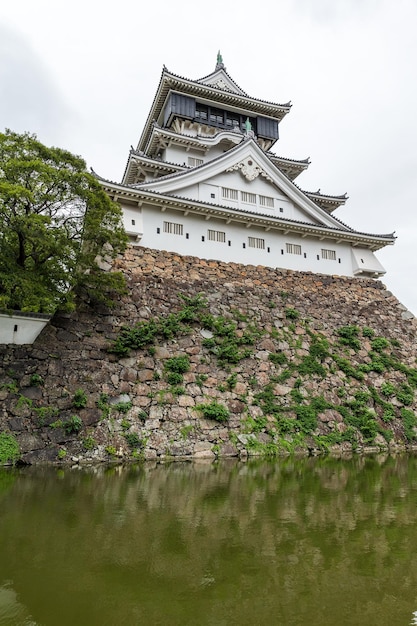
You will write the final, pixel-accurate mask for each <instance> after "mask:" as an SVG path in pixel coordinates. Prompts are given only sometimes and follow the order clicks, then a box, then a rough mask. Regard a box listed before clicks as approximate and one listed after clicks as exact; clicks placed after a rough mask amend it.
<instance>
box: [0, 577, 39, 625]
mask: <svg viewBox="0 0 417 626" xmlns="http://www.w3.org/2000/svg"><path fill="white" fill-rule="evenodd" d="M0 624H5V625H6V624H7V626H36V622H34V621H33V620H32V618H31V617H30V616H29V614H28V612H27V610H26V609H25V607H24V606H22V605H21V604H20V602H19V601H18V599H17V594H16V592H15V591H14V590H13V588H12V585H11V583H10V582H7V583H5V584H4V585H3V586H1V587H0Z"/></svg>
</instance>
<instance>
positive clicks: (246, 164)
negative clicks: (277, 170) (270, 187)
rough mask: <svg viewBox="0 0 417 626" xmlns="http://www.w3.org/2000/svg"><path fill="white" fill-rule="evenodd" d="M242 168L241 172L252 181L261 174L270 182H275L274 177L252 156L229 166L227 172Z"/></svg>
mask: <svg viewBox="0 0 417 626" xmlns="http://www.w3.org/2000/svg"><path fill="white" fill-rule="evenodd" d="M238 170H240V172H241V174H242V175H243V176H244V177H245V178H246V180H248V181H249V182H251V181H252V180H255V178H258V176H259V175H261V176H263V178H265V179H266V180H268V181H269V182H271V183H272V182H273V180H272V178H271V177H270V176H269V175H268V174H267V173H266V172H265V171H264V170H263V169H262V168H261V167H260V166H259V165H258V164H257V163H256V162H255V161H254V160H253V159H252V158H251V157H247V158H246V159H244V160H243V161H240V163H236V164H235V165H233V166H232V167H229V168H228V169H227V170H226V172H236V171H238Z"/></svg>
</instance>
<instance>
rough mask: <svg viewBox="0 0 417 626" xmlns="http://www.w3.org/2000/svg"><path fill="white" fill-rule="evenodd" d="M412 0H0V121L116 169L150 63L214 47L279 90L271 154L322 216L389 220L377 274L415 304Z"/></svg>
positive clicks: (245, 85) (184, 61)
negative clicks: (341, 200) (316, 200)
mask: <svg viewBox="0 0 417 626" xmlns="http://www.w3.org/2000/svg"><path fill="white" fill-rule="evenodd" d="M416 30H417V2H416V0H395V2H394V1H393V0H389V1H388V0H257V1H256V2H249V1H248V0H241V2H239V3H238V2H233V3H232V2H227V1H226V0H211V1H210V2H208V3H196V2H194V1H193V2H192V1H190V0H182V1H181V2H172V0H170V1H168V0H160V1H159V2H158V3H151V2H141V1H138V0H136V1H133V0H118V2H114V1H110V0H100V1H99V0H71V2H64V1H63V0H61V1H59V0H36V2H34V0H13V2H2V3H1V4H0V130H3V129H4V128H10V129H12V130H14V131H18V132H23V131H29V132H32V133H36V134H37V135H38V137H39V139H40V140H41V141H43V142H44V143H46V144H49V145H55V146H59V147H62V148H67V149H68V150H71V151H72V152H75V153H76V154H79V155H81V156H82V157H84V159H85V160H86V161H87V164H88V166H89V167H92V168H94V170H95V171H96V172H97V173H98V174H100V175H101V176H104V177H106V178H109V179H111V180H115V181H120V179H121V176H122V174H123V171H124V167H125V165H126V161H127V156H128V152H129V148H130V146H131V145H133V146H135V147H136V144H137V142H138V139H139V136H140V133H141V130H142V127H143V124H144V122H145V120H146V117H147V114H148V111H149V108H150V105H151V102H152V99H153V96H154V94H155V90H156V87H157V85H158V82H159V79H160V75H161V71H162V66H163V65H164V64H165V65H166V66H167V68H168V69H169V70H170V71H172V72H174V73H176V74H179V75H181V76H185V77H187V78H192V79H197V78H201V77H202V76H205V75H207V74H209V73H210V72H211V71H213V70H214V67H215V63H216V55H217V51H218V49H220V50H221V52H222V55H223V60H224V63H225V65H226V69H227V71H228V73H229V74H230V75H231V76H232V77H233V78H234V80H235V81H236V82H237V83H238V85H240V86H241V87H242V89H244V90H245V91H246V92H247V93H249V94H250V95H252V96H254V97H258V98H261V99H264V100H270V101H273V102H278V103H286V102H288V101H291V102H292V105H293V106H292V110H291V112H290V114H289V115H287V116H286V118H285V119H284V120H283V122H282V124H281V125H280V140H279V141H278V142H277V144H275V146H274V151H275V152H276V154H278V155H279V156H283V157H288V158H299V159H303V158H306V157H310V160H311V165H310V167H309V169H308V170H307V172H304V173H303V174H301V175H300V177H299V178H298V179H297V184H298V185H299V186H301V187H302V188H303V189H305V190H307V191H316V190H317V189H319V188H320V189H321V191H322V192H323V193H330V194H336V195H339V194H343V193H345V192H347V194H348V196H349V200H348V202H347V204H346V206H345V207H343V208H341V209H339V210H338V211H337V212H336V216H337V217H339V218H340V219H342V220H343V221H344V222H346V223H347V224H349V225H350V226H352V227H354V228H355V229H357V230H360V231H365V232H371V233H382V234H384V233H391V232H393V231H395V232H396V235H397V237H398V239H397V242H396V244H395V245H394V246H393V247H391V246H389V247H387V248H385V249H384V250H382V251H380V252H379V253H377V254H378V257H379V259H380V260H381V262H382V263H383V265H384V266H385V268H386V270H387V274H386V275H385V277H384V278H383V282H384V283H385V284H386V285H387V287H388V288H389V289H390V290H391V291H392V292H393V293H394V294H395V295H396V296H397V298H398V299H399V300H400V301H401V302H402V303H403V304H405V305H406V306H407V307H408V308H410V309H411V310H412V311H413V312H414V314H417V287H416V280H415V276H416V274H417V253H416V249H417V213H416V198H417V122H416V115H417V85H416V67H417V35H416Z"/></svg>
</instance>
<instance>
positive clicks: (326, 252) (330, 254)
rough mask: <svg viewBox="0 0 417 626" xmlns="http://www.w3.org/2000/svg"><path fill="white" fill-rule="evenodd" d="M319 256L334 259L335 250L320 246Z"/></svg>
mask: <svg viewBox="0 0 417 626" xmlns="http://www.w3.org/2000/svg"><path fill="white" fill-rule="evenodd" d="M321 258H322V259H329V260H330V261H336V250H327V249H326V248H322V249H321Z"/></svg>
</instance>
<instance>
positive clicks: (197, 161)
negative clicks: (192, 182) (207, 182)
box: [188, 157, 204, 167]
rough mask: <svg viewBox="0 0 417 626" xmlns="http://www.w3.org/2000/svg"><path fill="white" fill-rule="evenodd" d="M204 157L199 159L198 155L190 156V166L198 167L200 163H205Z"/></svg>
mask: <svg viewBox="0 0 417 626" xmlns="http://www.w3.org/2000/svg"><path fill="white" fill-rule="evenodd" d="M203 163H204V161H203V159H197V158H196V157H188V165H189V166H190V167H197V166H198V165H203Z"/></svg>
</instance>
